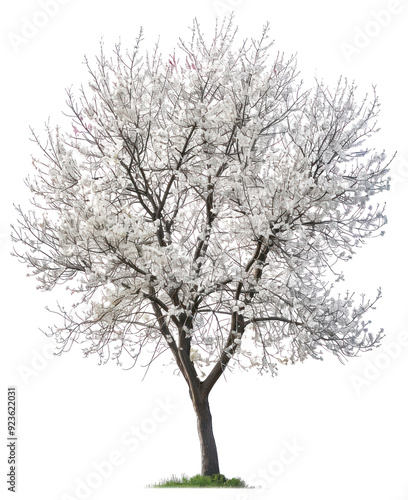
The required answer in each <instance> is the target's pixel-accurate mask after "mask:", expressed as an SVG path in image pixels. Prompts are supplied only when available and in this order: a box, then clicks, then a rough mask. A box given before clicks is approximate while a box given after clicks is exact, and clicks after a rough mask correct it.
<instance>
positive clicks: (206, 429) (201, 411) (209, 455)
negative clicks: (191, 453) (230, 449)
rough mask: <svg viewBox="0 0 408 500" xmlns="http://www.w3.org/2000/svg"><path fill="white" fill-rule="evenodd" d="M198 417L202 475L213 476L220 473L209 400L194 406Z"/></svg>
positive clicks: (206, 399)
mask: <svg viewBox="0 0 408 500" xmlns="http://www.w3.org/2000/svg"><path fill="white" fill-rule="evenodd" d="M194 409H195V412H196V415H197V429H198V436H199V438H200V446H201V475H202V476H212V475H213V474H219V473H220V467H219V464H218V453H217V446H216V444H215V439H214V433H213V427H212V418H211V412H210V405H209V404H208V398H205V399H204V400H203V401H202V402H200V403H198V404H196V405H194Z"/></svg>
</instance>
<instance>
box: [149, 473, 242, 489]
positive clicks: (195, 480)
mask: <svg viewBox="0 0 408 500" xmlns="http://www.w3.org/2000/svg"><path fill="white" fill-rule="evenodd" d="M148 488H249V486H247V485H246V483H245V481H243V480H242V479H240V478H239V477H233V478H232V479H227V478H226V477H225V476H224V475H223V474H214V475H213V476H200V474H197V475H196V476H193V477H190V478H188V477H187V476H185V475H182V476H181V478H180V479H179V478H177V477H176V476H172V477H171V479H167V480H166V479H162V480H161V481H160V482H159V483H158V484H149V486H148Z"/></svg>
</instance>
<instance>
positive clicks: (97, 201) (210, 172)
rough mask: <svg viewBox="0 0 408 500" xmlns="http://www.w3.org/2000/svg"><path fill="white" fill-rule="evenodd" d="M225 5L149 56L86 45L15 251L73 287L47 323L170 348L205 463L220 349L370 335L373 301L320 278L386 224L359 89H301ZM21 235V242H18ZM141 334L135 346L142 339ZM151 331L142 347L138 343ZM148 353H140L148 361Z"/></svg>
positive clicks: (271, 350)
mask: <svg viewBox="0 0 408 500" xmlns="http://www.w3.org/2000/svg"><path fill="white" fill-rule="evenodd" d="M235 39H236V28H235V27H234V25H233V20H232V19H229V20H224V22H223V23H221V24H217V27H216V29H215V34H214V36H213V37H211V40H209V41H207V40H206V38H205V37H204V35H203V33H202V30H201V29H200V26H199V24H198V23H197V21H195V23H194V25H193V30H192V39H191V40H190V41H188V42H186V41H183V40H180V43H179V46H178V49H177V52H174V54H173V55H172V56H171V57H170V59H168V58H167V57H166V58H165V59H163V58H162V56H161V55H160V54H159V51H158V48H157V46H156V48H155V50H153V51H152V52H151V53H147V54H146V55H143V54H142V53H141V42H142V36H141V35H140V36H139V38H138V39H137V43H136V44H135V47H134V48H133V49H132V50H131V51H130V52H125V53H123V52H122V50H121V47H120V46H119V45H118V46H116V48H115V50H114V55H113V56H112V58H107V57H106V56H105V55H104V50H103V49H101V53H100V56H99V57H98V58H97V60H96V63H95V67H94V68H93V67H92V65H91V64H90V63H89V62H88V61H87V60H86V63H87V67H88V69H89V73H90V82H89V90H85V89H84V88H82V89H81V90H80V93H79V95H78V96H77V98H75V97H74V94H73V93H72V91H71V90H69V91H68V100H67V105H68V108H69V112H68V116H70V117H71V119H72V130H68V131H67V132H65V133H63V132H62V131H61V130H60V128H58V127H57V128H55V129H53V128H51V126H49V125H48V126H47V140H46V141H45V142H43V141H42V140H40V138H39V137H38V136H37V135H36V134H35V133H34V132H33V137H34V140H35V142H36V143H37V144H38V146H39V148H40V150H41V156H40V158H39V159H34V160H33V164H34V167H35V169H36V173H35V175H34V176H33V177H32V178H28V179H27V184H28V185H29V187H30V188H31V190H32V193H33V200H32V203H33V205H34V209H33V210H32V211H28V212H26V211H24V210H22V209H21V208H18V211H19V218H18V222H17V223H16V224H15V226H14V232H13V237H14V240H15V241H16V242H20V243H24V244H25V245H26V247H27V249H26V250H24V251H23V250H16V251H15V252H16V254H17V255H18V256H19V257H20V258H21V259H22V260H23V261H24V262H25V263H26V264H28V266H29V267H30V268H31V269H32V274H34V275H37V278H38V279H39V281H40V287H41V288H43V289H45V290H50V289H53V287H55V286H56V285H61V284H66V285H67V288H69V289H70V291H71V293H72V294H75V295H76V296H77V297H79V299H78V301H77V302H76V303H75V304H74V305H73V306H72V310H66V309H65V308H62V307H61V308H60V309H59V311H58V312H59V314H60V315H61V316H62V318H63V321H61V324H59V325H57V326H55V327H52V328H51V329H50V333H51V334H52V335H54V336H55V338H56V340H57V341H58V343H59V345H60V347H61V352H62V351H64V350H66V349H68V348H70V347H71V345H72V344H73V343H76V342H81V343H82V344H83V345H84V346H85V348H84V353H85V355H88V354H91V353H97V354H98V355H99V356H100V357H101V360H102V361H103V362H104V361H106V360H107V359H109V358H114V359H117V360H118V362H119V363H120V364H122V363H124V362H126V359H128V360H132V362H134V363H136V361H137V360H138V358H139V356H143V353H146V352H147V353H149V356H151V358H150V357H149V363H151V362H153V361H154V360H155V359H156V358H157V357H158V356H159V355H160V354H161V353H163V352H164V351H166V350H167V351H168V352H169V353H170V354H171V356H172V358H173V360H174V362H175V363H176V364H177V368H178V370H179V372H180V373H181V374H182V376H183V377H184V379H185V381H186V383H187V386H188V390H189V395H190V398H191V401H192V404H193V407H194V410H195V412H196V415H197V422H198V434H199V438H200V443H201V463H202V471H201V473H202V474H203V475H210V474H214V473H219V463H218V455H217V449H216V443H215V440H214V435H213V430H212V419H211V413H210V408H209V403H208V397H209V394H210V392H211V390H212V388H213V387H214V384H215V383H216V382H217V380H218V379H219V378H220V377H221V375H222V374H223V372H224V371H225V370H226V368H227V367H229V366H232V365H233V364H234V363H236V364H239V366H241V367H242V368H243V369H248V368H251V367H253V368H255V369H258V370H259V371H260V372H267V371H269V372H271V374H272V375H274V374H275V373H276V370H277V366H278V363H284V364H286V363H288V362H290V363H295V362H297V361H303V360H305V359H306V358H307V357H309V356H311V357H313V358H321V355H322V351H323V350H326V351H331V352H332V353H334V354H335V355H336V356H337V357H339V358H340V359H342V358H345V357H348V356H354V355H356V354H357V353H358V352H360V351H365V350H369V349H371V348H372V347H374V346H376V345H378V343H379V341H380V338H381V336H382V335H381V331H380V332H379V333H376V334H373V333H372V332H371V331H370V330H369V327H368V323H369V321H367V320H366V319H365V313H366V312H367V311H368V310H369V309H371V308H372V307H373V305H374V304H375V302H376V301H377V299H378V298H379V295H380V292H378V295H377V296H376V297H375V298H374V299H373V300H372V301H365V300H363V301H362V302H361V303H355V302H354V299H353V295H352V294H345V295H344V296H341V295H337V294H334V291H333V287H334V282H335V281H337V280H339V279H342V273H341V272H340V271H339V270H338V268H335V267H334V265H335V264H336V263H338V262H339V261H347V260H348V259H350V258H351V256H352V254H353V253H354V250H355V248H356V247H359V246H360V245H361V244H362V243H363V242H364V241H365V239H366V238H368V237H370V236H375V235H377V234H379V232H380V229H381V227H382V226H383V225H384V224H385V222H386V220H385V216H384V214H383V207H380V206H378V205H377V206H376V207H375V208H373V207H372V206H368V200H369V199H370V198H371V197H372V196H373V195H375V194H377V193H379V192H381V191H383V190H385V189H387V188H388V180H387V178H386V173H387V171H388V170H387V165H385V164H384V159H385V155H384V154H377V153H376V152H375V151H369V150H368V149H365V148H364V147H363V143H364V141H365V139H367V138H368V137H369V136H370V135H371V134H372V133H374V132H375V131H376V118H377V116H378V110H379V103H378V99H377V96H376V94H375V89H374V91H373V95H372V97H368V96H366V98H365V99H362V100H361V102H358V99H357V98H356V96H355V91H356V88H355V86H354V85H353V84H349V83H348V82H347V81H345V80H343V79H340V80H339V82H338V84H337V86H336V87H335V88H333V89H331V90H330V89H329V88H327V87H326V86H325V85H324V84H323V83H319V82H316V83H315V85H314V86H313V88H311V89H308V90H304V89H303V84H302V82H301V81H299V77H298V72H297V69H296V61H295V58H294V57H291V58H288V59H285V58H284V56H283V55H282V54H280V53H277V54H275V55H274V56H273V57H272V58H271V57H270V52H271V50H270V48H271V43H269V41H268V27H267V26H266V27H265V29H264V30H263V32H262V35H261V37H260V39H259V40H250V41H248V40H246V41H244V42H243V43H242V44H241V45H237V46H236V45H235ZM22 248H25V247H22ZM149 345H150V347H149ZM149 349H150V350H149ZM149 363H148V364H149Z"/></svg>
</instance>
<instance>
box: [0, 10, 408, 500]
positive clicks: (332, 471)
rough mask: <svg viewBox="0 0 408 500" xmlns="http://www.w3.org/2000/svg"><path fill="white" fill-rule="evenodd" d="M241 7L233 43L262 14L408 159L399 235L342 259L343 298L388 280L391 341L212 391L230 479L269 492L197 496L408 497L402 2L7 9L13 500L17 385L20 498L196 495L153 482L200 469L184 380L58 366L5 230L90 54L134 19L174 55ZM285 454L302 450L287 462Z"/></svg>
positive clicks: (4, 281) (4, 313) (70, 358)
mask: <svg viewBox="0 0 408 500" xmlns="http://www.w3.org/2000/svg"><path fill="white" fill-rule="evenodd" d="M51 4H53V9H52V11H51V10H50V9H51ZM45 5H48V8H47V7H45ZM232 7H233V8H234V10H235V13H236V22H237V24H238V25H239V27H240V35H239V36H240V37H244V36H253V37H257V36H258V35H259V33H260V30H261V28H262V25H263V24H264V23H265V22H266V21H269V22H270V25H271V37H272V38H273V39H275V41H276V42H275V47H274V48H273V50H275V49H280V50H284V51H285V53H286V54H287V55H290V54H291V53H294V52H297V53H298V62H299V69H300V70H301V71H302V73H303V74H304V77H305V80H307V81H310V80H311V79H312V78H313V77H314V76H317V77H318V78H319V79H320V78H324V80H325V81H326V82H327V83H329V84H331V85H335V84H336V82H337V78H338V77H339V76H340V75H344V76H345V77H347V78H348V79H349V80H355V81H356V82H357V83H358V85H359V88H360V89H361V91H366V90H367V91H370V89H371V85H372V84H376V85H377V90H378V93H379V96H380V101H381V103H382V114H381V117H380V126H381V132H380V133H379V134H377V136H376V137H375V139H374V141H373V142H372V143H371V144H372V145H373V146H375V147H376V148H377V149H378V150H380V151H381V150H382V149H385V150H386V151H387V153H388V154H389V157H391V156H392V154H393V153H394V152H395V151H398V156H397V159H396V160H395V161H394V163H393V165H392V169H391V175H392V178H393V184H392V189H391V191H390V192H388V193H387V196H386V199H387V207H388V208H387V214H388V217H389V224H388V225H387V227H386V235H385V236H384V237H383V238H378V239H375V240H371V241H369V242H368V244H367V245H366V246H365V248H364V249H362V250H360V252H359V254H358V255H357V256H356V258H355V259H354V260H353V261H352V262H351V263H349V265H348V266H347V267H346V280H347V284H348V285H349V286H350V288H351V289H354V290H356V292H357V293H360V292H366V293H367V295H369V296H374V295H375V292H376V289H377V288H378V287H379V286H381V287H382V290H383V296H384V297H383V299H382V300H381V301H380V303H379V305H378V308H377V311H376V312H375V314H373V315H372V320H373V323H374V329H375V330H378V329H380V328H381V327H383V328H384V329H385V332H386V337H385V339H384V341H383V346H382V347H380V348H379V349H377V350H376V351H373V352H370V353H368V354H365V355H364V356H362V357H359V358H355V359H352V360H350V361H349V362H348V363H347V364H346V365H342V364H340V363H339V362H338V361H337V360H336V359H335V358H334V357H332V356H329V355H326V356H325V361H324V362H318V361H313V360H310V361H308V362H306V363H304V364H301V365H297V366H288V367H281V368H280V371H279V376H278V377H277V378H274V379H271V378H265V377H263V378H261V377H258V376H256V374H255V373H254V374H245V375H240V374H239V373H238V372H237V373H234V374H228V375H227V378H226V381H224V380H221V381H220V382H219V383H218V384H217V385H216V386H215V388H214V390H213V392H212V394H211V398H210V399H211V401H210V403H211V408H212V413H213V421H214V432H215V436H216V440H217V444H218V452H219V458H220V467H221V471H222V472H223V473H224V474H225V475H226V476H227V477H232V476H240V477H242V478H243V479H245V480H247V481H248V482H251V483H252V484H258V485H260V484H261V480H262V478H263V481H264V483H263V485H264V486H266V488H267V489H264V490H260V489H257V490H241V491H239V490H215V491H212V490H205V491H198V492H194V495H197V496H199V497H200V498H201V497H202V498H207V497H210V496H211V498H228V499H236V500H238V499H241V500H243V499H246V498H274V499H275V500H281V499H282V500H284V499H285V500H286V499H288V500H292V499H300V498H302V499H303V498H306V499H309V498H313V500H326V499H330V500H340V499H341V500H344V499H346V498H347V499H350V500H354V499H361V498H364V499H374V500H376V499H387V500H406V499H407V498H408V479H407V450H408V435H407V422H408V405H407V381H408V363H407V361H408V342H407V336H405V337H404V336H403V332H407V331H408V325H407V315H408V314H407V308H406V299H407V282H408V265H407V258H406V254H407V230H408V227H407V207H408V205H407V203H408V201H407V200H408V147H407V117H408V93H407V88H408V85H407V70H406V68H407V55H406V51H407V47H408V30H407V17H408V6H407V2H406V1H405V0H401V1H398V0H393V1H392V2H387V1H385V0H381V1H373V0H371V1H369V0H360V1H358V2H356V1H355V0H342V1H341V2H327V1H325V2H323V1H318V0H309V1H307V2H305V1H304V0H290V1H287V2H278V1H266V0H251V1H250V0H219V1H218V2H214V0H204V1H200V2H198V1H197V2H192V1H186V0H173V1H168V0H155V1H150V2H140V1H139V2H138V1H133V2H131V1H129V0H128V1H126V0H115V2H107V1H97V0H83V1H80V0H70V1H69V0H64V1H62V0H60V1H57V0H51V1H50V2H48V3H45V2H44V3H41V2H40V1H33V0H20V1H19V2H7V3H3V4H2V10H3V12H2V15H1V21H0V23H1V38H0V44H1V45H0V48H1V62H2V72H1V77H0V85H1V94H0V95H1V110H2V116H1V120H0V126H1V134H0V140H1V165H0V168H1V174H0V175H1V178H0V180H1V182H0V189H1V195H0V233H1V236H2V237H1V240H0V251H1V258H0V265H1V275H0V276H1V301H0V307H1V332H2V339H1V346H2V349H1V359H0V366H1V376H2V378H1V394H0V400H1V418H0V422H1V425H0V438H1V443H2V444H1V451H0V456H1V463H2V468H1V470H2V471H3V472H2V476H1V484H0V491H1V493H0V494H1V496H2V498H5V497H4V496H3V494H4V493H5V492H7V486H6V477H5V470H6V464H5V462H6V458H7V450H6V392H7V386H8V385H15V386H17V388H18V403H19V410H18V435H19V442H18V493H17V495H15V496H16V497H17V498H20V499H22V500H23V499H24V500H26V499H27V500H29V499H30V500H33V499H34V500H36V499H41V500H49V499H50V500H51V499H52V500H67V499H70V500H72V499H73V498H78V499H80V498H83V499H85V498H92V499H101V500H102V499H120V500H128V499H144V498H146V499H148V498H158V497H160V498H162V497H164V496H165V497H166V498H176V494H177V498H178V497H180V496H181V497H182V498H184V497H185V496H186V495H189V497H190V495H191V494H192V493H191V490H183V491H180V490H173V491H172V490H147V489H144V487H145V486H146V485H147V484H149V483H151V482H157V481H159V480H160V479H162V478H168V477H170V476H171V475H172V474H176V475H180V474H181V473H185V474H187V475H194V474H196V473H198V472H199V471H200V455H199V442H198V437H197V433H196V427H195V417H194V413H193V410H192V407H191V404H190V401H189V398H188V393H187V387H186V386H185V383H184V381H183V380H181V378H180V377H176V376H173V375H172V368H171V367H167V368H166V367H163V366H162V364H163V362H161V361H160V360H159V361H158V362H157V365H156V366H155V367H154V368H152V370H151V372H149V374H148V376H147V377H146V379H145V380H144V381H143V382H142V377H143V374H144V371H143V369H141V368H138V367H136V368H135V369H133V370H131V371H123V370H121V369H120V368H119V367H117V366H116V365H115V364H114V363H110V364H107V365H104V366H98V360H97V359H95V358H89V359H83V358H82V354H81V350H80V348H79V346H78V348H77V349H74V350H73V351H71V352H70V353H68V354H66V355H64V356H62V357H57V358H53V357H52V355H51V354H50V352H51V350H52V349H50V346H51V348H52V342H51V340H50V339H48V338H47V337H45V336H44V335H43V334H42V333H41V332H40V331H39V328H40V327H41V328H44V329H45V328H46V327H47V325H48V324H51V323H52V321H53V318H52V316H51V315H50V314H49V313H47V312H46V311H45V310H44V307H45V305H46V304H49V305H50V306H52V305H53V304H54V303H55V300H56V298H57V294H56V293H55V292H53V293H51V294H47V293H41V292H39V291H37V290H36V283H35V280H34V279H27V278H26V272H27V271H26V269H25V267H24V266H22V265H21V264H19V263H18V261H17V260H16V259H15V258H12V257H10V256H9V254H10V251H11V243H10V242H9V236H8V234H9V233H10V229H9V225H10V223H11V222H12V221H13V219H14V218H15V214H14V211H13V208H12V204H13V203H17V204H18V203H22V204H24V203H25V202H26V199H27V197H28V192H27V190H26V189H25V188H24V184H23V179H24V177H25V176H26V175H27V174H28V173H29V172H30V170H31V159H30V155H31V154H32V153H35V152H36V151H35V149H34V145H33V144H32V143H30V141H29V125H32V126H33V127H34V128H35V129H36V130H37V131H38V132H42V130H43V124H44V122H45V121H46V120H47V119H48V117H51V118H52V119H54V123H55V121H57V122H58V120H60V118H61V117H62V115H61V111H62V110H63V109H64V102H65V91H64V89H65V88H66V87H68V86H70V85H71V84H74V85H75V86H78V84H80V83H81V82H83V83H85V84H86V82H87V76H86V73H85V70H84V66H83V64H82V62H83V57H84V55H85V54H87V55H88V56H89V58H90V59H91V58H92V57H93V55H94V54H96V53H97V51H98V49H99V41H100V39H101V38H102V37H104V41H105V47H106V49H107V52H108V51H109V48H110V47H112V45H113V43H115V42H117V41H118V40H119V37H121V38H122V41H123V44H124V45H126V44H131V43H132V41H133V39H134V38H135V36H136V35H137V33H138V31H139V27H140V26H143V27H144V30H145V38H146V43H145V47H146V48H149V47H151V46H152V43H153V42H154V41H155V40H156V38H157V36H158V35H160V37H161V50H162V52H163V54H164V55H167V54H170V53H172V52H173V47H174V46H175V45H176V42H177V37H178V36H185V37H186V38H189V30H188V27H189V26H191V24H192V20H193V18H194V17H197V18H198V19H199V21H200V22H201V24H202V27H203V28H204V31H205V32H206V33H211V32H212V29H213V23H214V20H215V18H216V16H217V14H220V15H222V14H224V13H225V14H228V13H229V12H230V11H231V9H232ZM46 10H48V12H49V15H48V17H47V15H46V14H45V12H46ZM385 11H386V12H385ZM387 12H388V14H387ZM380 14H381V15H380ZM34 22H35V23H36V24H37V28H36V27H35V25H34V29H35V30H34V31H33V27H32V26H31V32H30V29H29V28H28V27H27V26H28V24H27V23H34ZM40 24H41V25H42V26H41V27H38V26H39V25H40ZM364 33H365V35H364ZM24 36H25V39H24V38H18V37H24ZM59 293H61V292H59ZM404 338H405V341H404V342H403V339H404ZM163 361H164V360H163ZM166 399H168V400H169V402H170V403H171V405H173V407H175V408H174V409H173V410H169V413H170V414H169V415H166V414H165V413H163V412H161V413H158V411H159V410H157V404H158V403H157V400H161V401H162V402H165V401H166ZM157 415H160V417H162V418H161V420H162V421H161V422H159V423H157V422H156V421H155V420H154V418H156V417H157ZM164 417H167V418H164ZM132 426H134V427H140V426H141V428H142V429H144V434H143V436H142V437H143V439H144V440H143V441H142V440H140V442H139V446H136V444H135V441H133V442H132V443H130V442H129V441H128V440H126V439H127V438H128V437H129V432H130V431H131V427H132ZM126 437H127V438H126ZM285 443H286V444H285ZM288 444H289V445H290V446H292V448H293V446H295V450H297V451H295V452H293V451H292V452H290V451H284V450H285V449H287V447H288ZM135 448H137V449H135ZM112 453H113V454H115V453H116V456H117V457H120V460H119V461H120V464H117V463H115V464H114V465H110V466H108V465H107V464H106V461H108V460H110V461H111V462H112ZM114 456H115V455H114ZM101 463H105V465H104V468H103V472H104V474H105V476H106V477H102V475H101V470H100V471H99V472H96V468H97V467H98V465H97V464H101ZM95 466H96V468H95ZM268 470H269V472H268ZM87 483H88V487H86V486H84V485H86V484H87ZM79 485H82V489H81V488H80V487H79ZM7 493H8V492H7ZM11 495H12V494H8V496H7V498H9V497H10V498H12V496H11ZM183 495H184V496H183ZM13 498H14V497H13Z"/></svg>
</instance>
